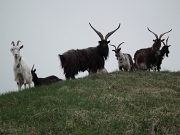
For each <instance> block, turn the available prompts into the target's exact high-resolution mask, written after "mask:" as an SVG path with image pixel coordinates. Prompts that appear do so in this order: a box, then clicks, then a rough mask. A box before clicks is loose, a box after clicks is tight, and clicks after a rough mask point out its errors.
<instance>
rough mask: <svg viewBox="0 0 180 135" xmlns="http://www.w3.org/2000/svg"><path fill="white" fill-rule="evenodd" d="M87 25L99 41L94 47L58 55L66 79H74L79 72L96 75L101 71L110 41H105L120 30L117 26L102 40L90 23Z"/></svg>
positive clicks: (101, 36)
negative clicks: (88, 71)
mask: <svg viewBox="0 0 180 135" xmlns="http://www.w3.org/2000/svg"><path fill="white" fill-rule="evenodd" d="M89 25H90V27H91V28H92V29H93V30H94V31H95V32H96V33H97V35H98V36H99V37H100V39H101V41H99V45H98V46H96V47H89V48H86V49H77V50H74V49H72V50H69V51H67V52H65V53H63V54H62V55H61V54H59V59H60V61H61V67H62V68H63V69H64V74H65V77H66V79H74V78H75V75H76V74H78V72H80V71H82V72H84V71H86V70H88V69H89V70H90V71H92V72H93V73H96V72H97V70H101V69H103V68H104V64H105V60H106V59H107V57H108V55H109V47H108V44H109V43H110V41H107V39H108V38H109V37H110V36H111V35H112V34H113V33H114V32H115V31H116V30H118V29H119V28H120V24H119V26H118V28H117V29H115V30H113V31H111V32H109V33H108V34H107V35H106V36H105V38H104V36H103V35H102V34H101V33H100V32H99V31H97V30H96V29H95V28H93V27H92V25H91V24H90V23H89Z"/></svg>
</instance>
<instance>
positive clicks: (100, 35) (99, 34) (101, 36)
mask: <svg viewBox="0 0 180 135" xmlns="http://www.w3.org/2000/svg"><path fill="white" fill-rule="evenodd" d="M89 25H90V26H91V28H92V29H93V30H94V31H95V32H96V33H97V34H98V36H99V37H100V39H101V40H104V37H103V35H102V34H101V32H99V31H97V30H96V29H95V28H93V26H92V25H91V24H90V23H89Z"/></svg>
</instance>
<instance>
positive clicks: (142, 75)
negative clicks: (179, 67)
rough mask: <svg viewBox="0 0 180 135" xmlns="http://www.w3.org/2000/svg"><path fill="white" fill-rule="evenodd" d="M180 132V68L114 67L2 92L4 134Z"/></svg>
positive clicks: (1, 130) (1, 131) (1, 128)
mask: <svg viewBox="0 0 180 135" xmlns="http://www.w3.org/2000/svg"><path fill="white" fill-rule="evenodd" d="M179 133H180V72H169V71H163V72H158V73H154V72H137V71H136V72H113V73H109V74H103V75H97V74H94V75H90V76H87V77H84V78H79V79H75V80H69V81H62V82H59V83H56V84H53V85H48V86H41V87H38V88H31V89H26V90H23V91H21V92H11V93H5V94H2V95H0V134H3V135H6V134H13V135H16V134H18V135H19V134H23V135H26V134H27V135H30V134H33V135H34V134H38V135H39V134H43V135H49V134H53V135H57V134H58V135H61V134H62V135H66V134H68V135H71V134H72V135H89V134H90V135H108V134H110V135H113V134H116V135H117V134H123V135H147V134H158V135H161V134H162V135H164V134H168V135H169V134H171V135H178V134H179Z"/></svg>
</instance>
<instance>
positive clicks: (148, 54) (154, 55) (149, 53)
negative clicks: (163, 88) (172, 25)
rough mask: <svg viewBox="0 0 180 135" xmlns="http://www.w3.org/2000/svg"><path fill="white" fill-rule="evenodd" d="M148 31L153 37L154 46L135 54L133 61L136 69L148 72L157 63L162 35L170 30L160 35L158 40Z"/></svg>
mask: <svg viewBox="0 0 180 135" xmlns="http://www.w3.org/2000/svg"><path fill="white" fill-rule="evenodd" d="M148 30H149V31H150V32H151V33H153V34H154V35H155V37H156V39H155V40H153V42H154V44H153V45H152V47H149V48H143V49H140V50H137V51H136V52H135V54H134V61H135V67H136V68H137V69H143V70H147V69H148V70H150V68H151V67H152V66H153V65H155V64H156V63H157V59H158V55H159V54H160V51H159V49H160V47H161V42H163V41H164V39H161V38H162V36H163V35H164V34H166V33H169V32H170V31H171V30H172V29H171V30H170V31H168V32H165V33H163V34H161V35H160V36H159V38H158V35H157V34H155V33H154V32H152V31H151V30H150V29H149V28H148Z"/></svg>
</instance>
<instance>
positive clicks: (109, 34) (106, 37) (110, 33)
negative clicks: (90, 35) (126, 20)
mask: <svg viewBox="0 0 180 135" xmlns="http://www.w3.org/2000/svg"><path fill="white" fill-rule="evenodd" d="M120 25H121V24H120V23H119V26H118V27H117V29H115V30H113V31H111V32H109V33H108V34H107V35H106V36H105V40H107V39H108V37H110V36H111V35H112V34H113V33H114V32H115V31H116V30H118V29H119V28H120Z"/></svg>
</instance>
